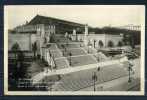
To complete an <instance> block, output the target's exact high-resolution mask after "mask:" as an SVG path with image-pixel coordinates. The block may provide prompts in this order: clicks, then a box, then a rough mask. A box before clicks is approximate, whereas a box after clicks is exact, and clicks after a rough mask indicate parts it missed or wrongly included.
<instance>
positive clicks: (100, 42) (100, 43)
mask: <svg viewBox="0 0 147 100" xmlns="http://www.w3.org/2000/svg"><path fill="white" fill-rule="evenodd" d="M99 46H100V48H101V47H103V46H104V44H103V42H102V41H101V40H100V41H99Z"/></svg>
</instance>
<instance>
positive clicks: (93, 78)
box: [92, 72, 97, 91]
mask: <svg viewBox="0 0 147 100" xmlns="http://www.w3.org/2000/svg"><path fill="white" fill-rule="evenodd" d="M92 80H93V82H94V91H96V87H95V82H96V81H97V75H96V72H94V74H93V75H92Z"/></svg>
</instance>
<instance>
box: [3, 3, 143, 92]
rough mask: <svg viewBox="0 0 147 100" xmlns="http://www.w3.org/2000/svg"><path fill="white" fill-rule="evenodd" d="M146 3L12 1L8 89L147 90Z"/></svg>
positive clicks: (7, 17) (7, 11)
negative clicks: (62, 3) (146, 48)
mask: <svg viewBox="0 0 147 100" xmlns="http://www.w3.org/2000/svg"><path fill="white" fill-rule="evenodd" d="M144 46H145V6H144V5H7V6H5V7H4V94H5V95H144V82H145V75H144V71H145V68H144V67H145V65H144V56H145V54H144V52H145V51H144V50H145V47H144Z"/></svg>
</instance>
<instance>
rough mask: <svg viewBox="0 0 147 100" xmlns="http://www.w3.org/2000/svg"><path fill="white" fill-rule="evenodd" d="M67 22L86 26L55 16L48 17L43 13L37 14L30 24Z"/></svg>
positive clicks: (82, 25)
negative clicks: (42, 14)
mask: <svg viewBox="0 0 147 100" xmlns="http://www.w3.org/2000/svg"><path fill="white" fill-rule="evenodd" d="M60 23H61V24H67V25H72V26H80V27H84V24H80V23H75V22H71V21H66V20H61V19H57V18H53V17H46V16H41V15H36V16H35V17H34V18H33V19H32V20H31V21H30V22H29V23H28V25H36V24H60Z"/></svg>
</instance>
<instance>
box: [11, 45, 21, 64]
mask: <svg viewBox="0 0 147 100" xmlns="http://www.w3.org/2000/svg"><path fill="white" fill-rule="evenodd" d="M11 50H12V51H13V52H14V55H15V60H16V62H17V55H18V51H20V46H19V44H18V43H17V42H16V43H15V44H13V46H12V48H11Z"/></svg>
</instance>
